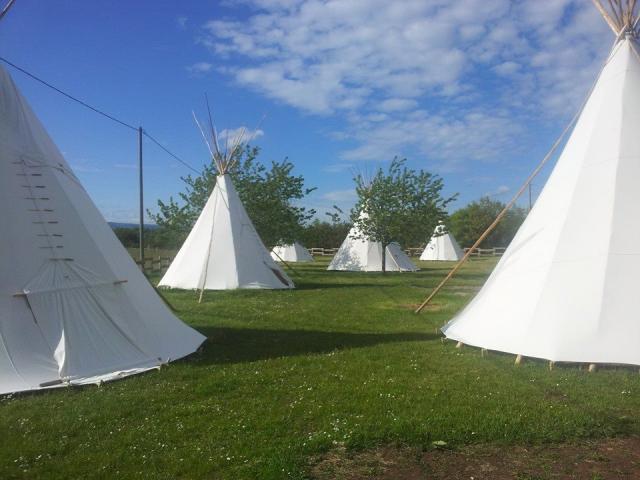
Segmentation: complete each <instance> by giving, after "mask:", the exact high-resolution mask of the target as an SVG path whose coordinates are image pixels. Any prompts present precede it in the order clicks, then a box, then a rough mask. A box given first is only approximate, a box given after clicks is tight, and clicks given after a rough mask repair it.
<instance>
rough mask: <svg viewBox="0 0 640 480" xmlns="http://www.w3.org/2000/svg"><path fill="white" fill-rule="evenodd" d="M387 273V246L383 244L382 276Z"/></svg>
mask: <svg viewBox="0 0 640 480" xmlns="http://www.w3.org/2000/svg"><path fill="white" fill-rule="evenodd" d="M386 273H387V246H386V245H385V244H384V243H383V244H382V274H383V275H384V274H386Z"/></svg>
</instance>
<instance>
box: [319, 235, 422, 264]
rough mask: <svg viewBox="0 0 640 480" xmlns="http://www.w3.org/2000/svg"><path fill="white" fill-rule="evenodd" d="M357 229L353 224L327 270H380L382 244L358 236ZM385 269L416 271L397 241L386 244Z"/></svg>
mask: <svg viewBox="0 0 640 480" xmlns="http://www.w3.org/2000/svg"><path fill="white" fill-rule="evenodd" d="M359 237H360V234H359V231H358V229H357V228H356V227H355V226H354V227H352V228H351V230H350V231H349V234H348V235H347V238H345V239H344V241H343V242H342V245H340V249H339V250H338V252H337V253H336V254H335V256H334V257H333V259H332V260H331V263H330V264H329V266H328V267H327V270H345V271H354V272H381V271H382V244H380V243H378V242H372V241H370V240H367V239H362V238H359ZM385 264H386V271H388V272H416V271H418V267H416V266H415V265H414V264H413V262H412V261H411V259H410V258H409V257H408V256H407V254H406V253H404V251H403V250H402V248H400V245H398V244H397V243H391V244H389V245H387V252H386V261H385Z"/></svg>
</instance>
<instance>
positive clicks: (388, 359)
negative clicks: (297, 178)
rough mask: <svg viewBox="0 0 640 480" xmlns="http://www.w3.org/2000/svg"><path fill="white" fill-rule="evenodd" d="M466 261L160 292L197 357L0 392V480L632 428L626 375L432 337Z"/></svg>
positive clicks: (243, 471)
mask: <svg viewBox="0 0 640 480" xmlns="http://www.w3.org/2000/svg"><path fill="white" fill-rule="evenodd" d="M492 265H493V261H492V260H474V261H472V262H470V263H469V264H468V265H467V266H466V267H465V268H464V270H463V271H462V272H461V273H460V275H458V276H457V277H456V278H455V280H454V281H453V282H452V283H451V284H450V286H449V287H447V288H446V289H445V290H444V292H443V294H442V295H441V296H439V297H438V298H437V299H436V301H435V305H434V306H433V307H430V309H429V310H428V311H427V312H426V313H424V314H422V315H420V316H416V315H414V314H413V312H412V310H413V308H412V307H414V306H415V304H416V303H418V302H419V301H420V300H421V299H422V298H423V296H424V295H425V293H427V291H428V288H429V287H432V286H434V285H435V284H436V283H437V281H438V280H440V279H441V278H442V276H443V275H444V274H445V273H446V271H447V269H448V268H449V267H450V265H449V264H445V263H443V264H437V265H435V266H428V265H427V264H426V263H422V265H421V266H422V267H423V270H422V271H421V272H418V273H415V274H413V273H406V274H388V275H386V276H382V275H380V274H373V273H371V274H356V273H337V272H326V271H325V270H324V268H325V267H326V262H317V263H314V264H310V265H304V266H303V265H299V266H296V270H298V272H300V274H301V275H300V276H294V277H293V278H294V280H295V281H296V283H297V285H298V288H297V289H296V290H293V291H237V292H207V293H206V294H205V297H204V303H203V304H201V305H198V304H197V301H196V300H197V297H196V295H195V294H194V293H193V292H168V293H167V294H166V295H167V297H168V298H169V300H170V301H171V302H172V303H173V304H174V305H175V307H176V308H177V312H178V315H179V316H180V317H181V318H182V319H183V320H185V321H186V322H188V323H190V324H191V325H193V326H194V327H196V328H197V329H198V330H200V331H201V332H203V333H204V334H206V335H207V336H208V337H209V340H208V342H207V343H206V344H205V346H204V350H203V352H202V353H200V354H197V355H195V356H193V357H191V358H188V359H186V360H183V361H180V362H176V363H174V364H171V365H169V366H168V367H166V368H163V369H162V370H161V371H159V372H152V373H149V374H145V375H140V376H135V377H132V378H129V379H126V380H124V381H118V382H114V383H110V384H106V385H104V386H102V387H100V388H98V387H95V386H90V387H84V388H71V389H62V390H57V391H49V392H42V393H36V394H27V395H17V396H13V397H4V398H2V399H1V400H0V439H1V440H0V478H2V479H9V478H28V479H40V478H42V479H44V478H46V479H49V478H60V479H63V478H64V479H68V478H158V479H175V478H184V479H191V478H206V479H214V478H215V479H217V478H260V479H271V478H273V479H276V478H306V475H307V473H308V471H309V459H310V458H312V457H313V456H316V455H318V454H320V453H322V452H325V451H327V450H330V449H333V448H336V449H342V448H347V449H359V448H369V447H373V446H376V445H406V446H410V447H423V448H431V447H432V445H433V442H434V441H443V442H446V443H447V445H448V446H453V447H455V446H462V445H467V444H527V443H534V444H535V443H537V444H540V443H545V442H559V441H566V440H575V439H578V438H586V437H591V438H598V437H608V436H613V435H620V434H631V433H635V434H638V433H640V395H639V393H640V375H639V374H638V371H637V369H631V368H619V369H614V368H611V369H604V370H599V371H598V372H596V373H591V374H589V373H587V372H586V371H584V370H580V369H578V367H577V366H561V367H557V368H556V369H554V370H553V371H549V370H548V369H547V365H546V363H544V362H534V361H530V360H527V361H525V362H524V363H523V364H522V365H521V366H520V367H514V366H513V356H510V355H501V354H497V353H490V354H489V355H488V356H486V357H484V358H482V357H481V355H480V351H479V350H478V349H474V348H468V347H465V348H463V349H456V348H455V345H454V344H453V343H451V342H446V343H443V342H442V341H441V337H440V335H439V334H438V333H437V332H436V329H437V328H438V327H439V326H441V325H442V324H443V323H444V322H445V321H446V320H447V319H449V318H451V316H452V315H453V314H454V313H455V312H456V311H457V310H458V309H460V308H461V307H462V306H463V305H464V303H465V302H467V301H468V300H469V298H470V296H471V295H473V293H474V292H475V291H477V289H478V287H479V286H480V285H481V284H482V282H483V281H484V279H485V278H486V276H487V275H488V273H489V271H490V269H491V267H492Z"/></svg>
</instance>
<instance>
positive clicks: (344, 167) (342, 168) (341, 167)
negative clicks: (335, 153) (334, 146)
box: [322, 162, 356, 173]
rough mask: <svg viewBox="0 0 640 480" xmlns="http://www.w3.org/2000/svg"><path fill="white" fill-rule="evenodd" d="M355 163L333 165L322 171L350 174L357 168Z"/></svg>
mask: <svg viewBox="0 0 640 480" xmlns="http://www.w3.org/2000/svg"><path fill="white" fill-rule="evenodd" d="M355 166H356V165H355V164H354V163H344V162H343V163H331V164H329V165H326V166H325V167H323V168H322V171H324V172H327V173H342V172H349V171H351V170H353V169H354V168H355Z"/></svg>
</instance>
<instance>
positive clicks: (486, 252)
mask: <svg viewBox="0 0 640 480" xmlns="http://www.w3.org/2000/svg"><path fill="white" fill-rule="evenodd" d="M308 250H309V252H310V253H311V255H313V256H314V257H333V256H334V255H335V254H336V252H337V251H338V250H339V249H338V248H320V247H313V248H309V249H308ZM423 250H424V248H422V247H411V248H407V249H405V253H406V254H407V255H409V256H410V257H419V256H420V254H421V253H422V251H423ZM468 250H469V249H468V248H465V249H464V251H465V253H466V252H467V251H468ZM504 251H505V248H499V247H497V248H476V250H475V251H474V252H473V253H472V254H471V256H472V257H499V256H501V255H502V254H503V253H504ZM172 260H173V256H167V255H161V256H154V257H150V258H146V259H145V261H144V266H143V265H142V264H141V263H140V261H139V260H136V264H137V265H138V266H139V267H140V269H141V270H143V271H144V272H146V273H151V274H155V273H157V274H161V273H164V272H166V270H167V269H168V268H169V265H171V261H172Z"/></svg>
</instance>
